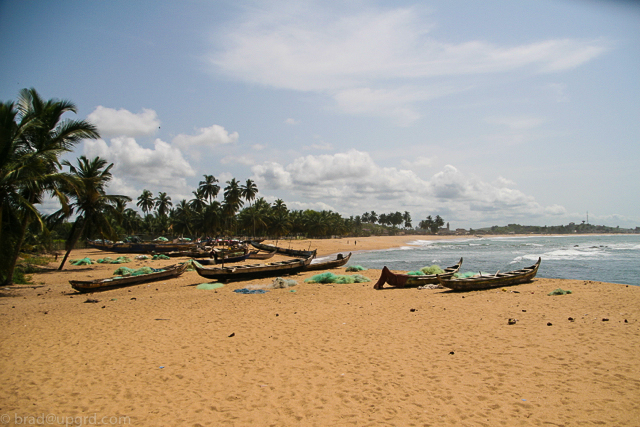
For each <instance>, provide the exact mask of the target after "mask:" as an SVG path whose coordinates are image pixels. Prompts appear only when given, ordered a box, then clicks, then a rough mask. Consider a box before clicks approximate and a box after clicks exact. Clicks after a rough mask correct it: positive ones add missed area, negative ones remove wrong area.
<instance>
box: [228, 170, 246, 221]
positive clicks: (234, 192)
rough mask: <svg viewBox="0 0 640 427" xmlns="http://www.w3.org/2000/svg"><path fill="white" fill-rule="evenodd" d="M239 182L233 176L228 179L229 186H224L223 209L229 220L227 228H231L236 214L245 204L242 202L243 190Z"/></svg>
mask: <svg viewBox="0 0 640 427" xmlns="http://www.w3.org/2000/svg"><path fill="white" fill-rule="evenodd" d="M239 184H240V183H239V182H238V181H236V179H235V178H231V181H227V186H226V187H225V188H224V204H223V211H224V214H225V217H226V221H227V229H229V230H230V229H231V223H233V222H234V217H235V214H236V213H237V212H238V209H240V207H241V206H242V205H243V204H244V203H243V202H242V190H241V189H240V185H239Z"/></svg>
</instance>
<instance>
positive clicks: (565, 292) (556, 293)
mask: <svg viewBox="0 0 640 427" xmlns="http://www.w3.org/2000/svg"><path fill="white" fill-rule="evenodd" d="M570 293H572V292H571V291H568V290H567V291H565V290H563V289H560V288H558V289H556V290H555V291H551V292H549V293H548V294H547V295H567V294H570Z"/></svg>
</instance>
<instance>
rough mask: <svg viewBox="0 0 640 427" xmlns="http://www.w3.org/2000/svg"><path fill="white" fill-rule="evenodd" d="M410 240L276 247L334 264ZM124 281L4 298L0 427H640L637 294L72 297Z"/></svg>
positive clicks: (185, 278)
mask: <svg viewBox="0 0 640 427" xmlns="http://www.w3.org/2000/svg"><path fill="white" fill-rule="evenodd" d="M423 237H424V236H421V238H423ZM412 240H415V237H414V236H396V237H370V238H357V239H355V240H354V239H352V238H350V239H330V240H329V239H328V240H312V241H310V240H297V241H292V242H289V241H286V242H282V241H281V242H278V244H279V245H281V246H285V247H292V248H296V249H309V248H311V249H314V248H317V249H318V255H319V256H324V255H329V254H334V253H338V252H340V253H345V254H346V253H348V252H353V251H361V250H372V249H383V248H390V247H399V246H404V245H406V244H407V242H410V241H412ZM265 243H275V242H269V241H267V242H265ZM109 255H110V256H112V257H114V258H115V257H116V256H117V255H115V254H109V253H105V252H102V251H99V250H95V249H90V250H75V251H73V253H72V255H71V257H70V259H78V258H84V257H89V258H91V259H93V260H96V259H98V258H103V257H104V256H109ZM462 255H463V254H462ZM279 257H280V256H279ZM132 258H133V257H132ZM277 259H278V258H274V260H277ZM280 259H284V258H280ZM185 260H186V258H185V259H183V258H177V259H171V260H168V261H149V260H147V261H137V260H136V261H133V262H131V263H130V264H126V266H128V267H140V266H145V265H150V266H154V267H159V266H163V265H168V264H172V263H175V262H176V261H185ZM55 266H57V264H51V267H55ZM117 267H118V266H117V265H110V264H95V265H90V266H73V265H71V264H68V265H67V266H66V267H65V270H63V271H60V272H58V271H53V270H52V271H50V272H45V273H41V274H35V275H33V283H34V286H30V287H29V286H24V285H23V286H20V285H16V286H14V287H12V288H9V289H3V290H0V292H1V298H0V325H1V332H0V339H1V345H0V361H1V365H0V366H1V367H2V370H1V372H0V378H1V380H0V384H1V385H2V387H1V389H0V416H1V417H2V418H1V419H0V421H1V422H2V424H4V425H9V426H15V425H65V424H66V425H133V426H194V427H195V426H318V427H326V426H591V425H599V426H640V359H639V358H638V357H637V355H638V349H639V348H640V323H639V322H638V320H639V317H640V316H639V314H638V307H640V287H637V286H626V285H618V284H608V283H600V282H593V281H583V280H558V279H547V278H536V279H535V280H534V281H533V282H531V283H528V284H524V285H518V286H514V287H509V288H505V289H504V290H503V289H493V290H486V291H477V292H468V293H456V292H450V291H448V290H444V289H433V290H420V289H416V288H409V289H392V288H385V289H383V290H374V289H373V284H374V283H375V281H376V280H377V278H378V277H379V275H380V270H376V269H370V270H367V271H364V272H362V273H361V274H363V275H365V276H367V277H368V278H370V279H371V280H372V281H371V282H368V283H356V284H346V285H338V284H311V283H305V282H304V279H306V278H308V277H310V276H312V275H314V274H317V273H319V272H318V271H314V272H305V273H301V274H298V275H295V276H289V277H288V278H289V279H294V280H295V281H296V282H297V283H298V284H297V285H296V286H294V287H291V288H287V289H271V290H269V292H267V293H264V294H239V293H234V292H233V291H234V290H235V289H238V288H243V287H245V286H255V285H261V284H265V285H266V284H269V283H271V282H272V281H273V279H261V280H255V281H246V282H237V283H227V284H225V285H224V286H223V287H221V288H219V289H213V290H201V289H197V288H196V285H198V284H201V283H206V282H207V280H206V279H204V278H203V277H201V276H199V275H198V274H197V273H196V272H195V271H188V272H186V273H184V274H183V275H182V276H181V277H179V278H176V279H172V280H167V281H159V282H153V283H150V284H142V285H137V286H132V287H127V288H121V289H114V290H109V291H104V292H96V293H92V294H80V293H77V292H76V291H74V290H73V289H72V288H71V286H70V285H69V282H68V281H69V280H70V279H95V278H102V277H110V276H111V275H112V273H113V271H114V270H115V269H116V268H117ZM333 272H334V273H337V274H344V268H340V269H336V270H333ZM557 288H562V289H565V290H571V291H572V294H570V295H562V296H549V295H548V293H549V292H551V291H553V290H554V289H557ZM87 299H95V300H98V302H94V303H89V302H86V301H87ZM510 318H513V319H517V322H516V324H514V325H510V324H508V320H509V319H510ZM571 319H572V320H571Z"/></svg>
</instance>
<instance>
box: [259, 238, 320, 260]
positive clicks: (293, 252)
mask: <svg viewBox="0 0 640 427" xmlns="http://www.w3.org/2000/svg"><path fill="white" fill-rule="evenodd" d="M250 243H251V246H253V247H254V248H256V249H261V250H263V251H266V252H273V251H276V252H277V253H279V254H283V255H288V256H293V257H302V258H306V257H315V256H316V252H317V250H316V249H314V250H313V251H301V250H297V249H287V248H280V247H278V246H272V245H266V244H264V243H258V242H255V241H253V240H252V241H251V242H250Z"/></svg>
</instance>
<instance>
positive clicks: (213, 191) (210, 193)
mask: <svg viewBox="0 0 640 427" xmlns="http://www.w3.org/2000/svg"><path fill="white" fill-rule="evenodd" d="M203 176H204V181H200V183H199V186H198V192H199V193H200V194H202V197H203V198H205V199H207V200H208V201H209V203H211V200H212V199H215V198H216V197H218V193H219V192H220V186H219V185H217V184H216V182H218V180H217V179H216V177H215V176H213V175H203Z"/></svg>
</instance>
